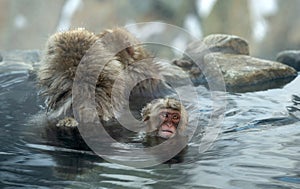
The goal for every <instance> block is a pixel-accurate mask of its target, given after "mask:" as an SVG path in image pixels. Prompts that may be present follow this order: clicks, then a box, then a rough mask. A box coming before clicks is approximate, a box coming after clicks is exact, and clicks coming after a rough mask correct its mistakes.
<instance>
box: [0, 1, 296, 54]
mask: <svg viewBox="0 0 300 189" xmlns="http://www.w3.org/2000/svg"><path fill="white" fill-rule="evenodd" d="M299 18H300V1H299V0H260V1H256V0H226V1H224V0H189V1H186V0H177V1H173V0H143V1H138V0H125V1H120V0H85V1H84V0H52V1H46V0H1V1H0V50H12V49H14V50H15V49H21V50H22V49H43V47H44V44H45V42H46V40H47V38H48V37H49V35H51V34H52V33H54V32H56V31H64V30H67V29H72V28H78V27H84V28H86V29H88V30H90V31H92V32H95V33H98V32H101V31H102V30H103V29H106V28H112V27H115V26H124V25H127V24H132V23H139V22H149V21H160V22H165V23H168V24H173V25H176V26H179V27H183V28H185V29H186V30H188V31H189V32H190V33H191V34H193V35H194V36H196V37H198V38H203V37H205V36H207V35H209V34H214V33H224V34H233V35H238V36H240V37H242V38H244V39H246V40H247V41H248V42H249V45H250V54H251V55H252V56H256V57H262V58H267V59H272V60H273V59H275V56H276V54H277V53H278V52H280V51H282V50H299V49H300V32H299V31H300V24H299V22H300V21H299ZM144 32H147V31H144Z"/></svg>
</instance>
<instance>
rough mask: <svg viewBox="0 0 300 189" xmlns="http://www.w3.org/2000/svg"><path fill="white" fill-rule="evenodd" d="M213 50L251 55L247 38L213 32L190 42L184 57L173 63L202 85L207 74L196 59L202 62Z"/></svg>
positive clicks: (197, 83)
mask: <svg viewBox="0 0 300 189" xmlns="http://www.w3.org/2000/svg"><path fill="white" fill-rule="evenodd" d="M212 52H222V53H230V54H243V55H249V45H248V42H247V41H246V40H244V39H242V38H240V37H238V36H235V35H226V34H212V35H209V36H207V37H205V38H204V39H203V40H201V41H195V42H192V43H190V44H189V45H188V47H187V49H186V50H185V52H184V55H183V58H182V59H180V60H175V61H173V64H175V65H177V66H179V67H181V68H182V69H183V70H185V71H186V72H188V74H189V76H190V79H191V80H192V82H193V83H194V84H195V85H200V84H203V83H205V82H206V81H205V76H204V75H203V74H202V72H201V70H200V68H199V67H198V66H197V65H196V64H195V62H194V60H197V61H198V62H202V61H203V57H204V56H205V55H206V54H209V53H212Z"/></svg>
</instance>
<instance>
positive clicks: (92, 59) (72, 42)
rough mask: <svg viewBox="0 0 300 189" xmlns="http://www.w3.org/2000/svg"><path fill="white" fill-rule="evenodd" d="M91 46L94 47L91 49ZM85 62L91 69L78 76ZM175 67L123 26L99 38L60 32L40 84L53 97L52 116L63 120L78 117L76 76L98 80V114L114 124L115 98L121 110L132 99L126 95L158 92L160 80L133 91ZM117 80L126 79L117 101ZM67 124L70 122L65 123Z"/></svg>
mask: <svg viewBox="0 0 300 189" xmlns="http://www.w3.org/2000/svg"><path fill="white" fill-rule="evenodd" d="M95 44H96V45H95ZM91 47H93V48H92V49H90V48H91ZM111 55H112V58H111V59H110V60H109V61H108V62H105V61H103V60H104V59H105V60H106V59H107V57H109V56H111ZM83 57H84V58H83ZM80 61H81V63H82V65H83V66H86V67H84V71H83V72H82V73H76V69H77V68H78V65H79V63H80ZM99 65H102V66H104V67H103V70H102V72H101V73H100V75H99V77H98V78H92V76H90V75H92V74H90V73H96V72H97V71H98V70H97V69H98V68H99ZM150 65H151V66H150ZM169 66H170V69H169V67H168V69H166V66H165V65H161V64H160V63H159V62H156V61H155V60H154V59H153V57H151V55H150V53H148V52H147V51H146V50H145V49H144V48H143V47H142V46H141V45H140V42H139V41H138V40H137V39H136V38H135V37H134V36H133V35H132V34H130V33H129V32H128V31H127V30H125V29H123V28H115V29H113V30H106V31H104V32H102V33H101V34H98V35H95V34H93V33H91V32H89V31H87V30H84V29H77V30H72V31H66V32H59V33H56V34H54V35H52V36H51V37H50V38H49V40H48V42H47V44H46V48H45V52H44V56H43V58H42V66H41V67H40V70H39V72H38V83H39V86H40V87H41V89H42V90H41V93H42V95H44V96H45V97H46V98H47V101H46V105H47V112H48V115H49V116H50V118H55V119H63V118H65V117H68V116H70V117H71V118H72V117H73V113H72V87H73V83H74V79H75V75H76V74H77V75H76V77H77V76H78V77H79V78H83V79H85V80H86V81H91V82H92V81H93V79H96V80H97V82H96V86H94V87H95V88H94V90H95V101H96V105H97V111H98V115H99V117H100V118H101V119H102V120H109V119H111V118H113V117H114V115H113V112H112V107H111V100H112V101H113V102H115V103H117V107H121V104H122V102H124V100H126V99H124V95H125V94H127V95H128V93H133V94H134V93H136V94H139V93H143V92H145V91H147V92H146V93H148V92H150V93H151V92H153V91H155V90H156V89H157V86H158V84H159V83H160V81H158V80H156V79H150V80H146V81H143V82H141V83H139V84H138V85H137V87H135V89H134V91H133V92H132V91H131V89H128V87H127V86H128V83H134V81H135V80H136V79H143V78H144V77H149V76H151V77H155V78H161V75H160V74H159V73H160V72H165V73H167V74H170V73H172V69H176V68H175V67H171V65H169ZM123 71H126V72H123ZM122 72H123V73H122ZM116 78H119V81H120V85H119V88H118V89H117V90H118V91H119V94H120V95H119V96H118V97H117V99H114V98H113V99H112V86H113V84H114V81H115V79H116ZM92 89H93V88H92ZM86 90H91V89H90V88H89V89H88V88H87V89H86ZM83 95H84V94H83ZM67 119H69V118H67ZM71 122H72V120H71ZM61 124H62V125H68V124H70V123H68V120H63V121H62V122H61ZM71 125H72V123H71ZM73 126H76V124H73Z"/></svg>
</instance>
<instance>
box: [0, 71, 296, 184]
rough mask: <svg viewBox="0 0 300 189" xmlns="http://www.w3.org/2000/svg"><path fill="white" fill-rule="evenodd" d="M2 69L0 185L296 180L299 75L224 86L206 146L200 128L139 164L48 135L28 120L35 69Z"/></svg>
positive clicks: (205, 101) (34, 107) (205, 111)
mask: <svg viewBox="0 0 300 189" xmlns="http://www.w3.org/2000/svg"><path fill="white" fill-rule="evenodd" d="M2 69H3V68H2ZM1 74H2V75H1ZM1 74H0V84H1V85H0V87H1V88H0V100H1V103H0V117H1V127H0V142H1V147H0V187H1V188H16V187H24V188H42V187H45V188H93V187H94V188H97V187H98V188H197V187H199V188H299V187H300V176H299V175H300V170H299V162H300V148H299V142H300V140H299V136H300V129H299V125H300V121H299V114H300V111H299V97H300V92H299V85H300V78H299V77H298V78H297V79H296V80H294V81H293V82H291V83H290V84H288V85H286V86H285V87H283V88H281V89H272V90H268V91H261V92H252V93H240V94H238V93H234V94H228V95H227V99H228V100H227V110H226V112H225V115H226V118H225V120H224V121H223V123H222V130H221V131H222V132H221V134H220V135H219V137H218V138H217V140H216V141H215V143H214V144H213V146H212V147H211V148H210V150H208V151H206V152H204V153H199V151H198V150H199V149H198V147H199V139H200V138H201V136H203V132H204V131H203V130H202V129H201V128H198V129H197V130H196V132H195V135H194V136H193V138H192V140H191V141H189V145H188V149H187V150H186V152H185V153H184V156H183V157H184V158H183V159H182V160H180V162H181V163H178V162H177V163H172V162H171V163H167V164H159V165H157V166H153V167H149V168H144V169H137V168H133V167H127V166H122V165H118V164H114V163H109V162H106V161H104V160H103V159H102V158H100V157H99V156H97V155H95V154H94V153H92V152H91V151H88V150H87V149H81V150H79V149H77V148H76V147H75V148H69V147H66V146H65V145H64V144H62V143H59V142H58V144H61V145H54V144H53V143H50V142H49V140H46V139H45V136H44V134H45V129H44V127H43V125H31V124H29V123H28V119H29V118H31V117H32V116H34V115H36V114H38V112H39V111H42V106H43V102H42V101H41V100H40V99H39V98H38V96H37V91H36V88H35V80H34V77H30V76H31V75H30V73H29V72H27V71H23V72H5V73H4V71H1ZM197 90H199V93H201V95H200V97H199V98H200V99H199V100H200V102H201V103H200V104H201V107H200V108H199V109H198V110H194V113H199V114H200V118H199V119H200V120H199V123H200V124H201V125H207V123H208V121H209V115H210V114H211V111H212V107H211V105H212V102H211V100H210V97H209V93H208V92H206V91H205V90H204V88H201V87H199V88H198V89H197ZM49 132H51V131H49ZM50 141H51V142H55V140H54V139H53V140H50Z"/></svg>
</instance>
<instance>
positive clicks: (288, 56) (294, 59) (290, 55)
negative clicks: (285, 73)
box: [276, 50, 300, 71]
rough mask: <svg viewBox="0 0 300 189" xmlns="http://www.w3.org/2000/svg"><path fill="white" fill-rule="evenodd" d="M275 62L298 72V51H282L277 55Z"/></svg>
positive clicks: (299, 65) (299, 68) (299, 60)
mask: <svg viewBox="0 0 300 189" xmlns="http://www.w3.org/2000/svg"><path fill="white" fill-rule="evenodd" d="M276 61H278V62H281V63H283V64H286V65H289V66H291V67H293V68H295V69H296V70H297V71H300V51H292V50H288V51H282V52H280V53H278V54H277V56H276Z"/></svg>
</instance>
